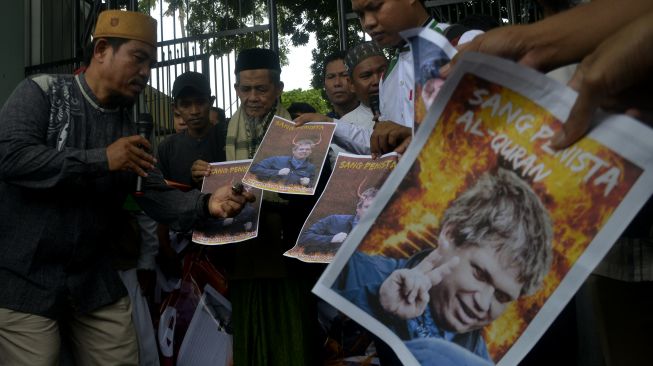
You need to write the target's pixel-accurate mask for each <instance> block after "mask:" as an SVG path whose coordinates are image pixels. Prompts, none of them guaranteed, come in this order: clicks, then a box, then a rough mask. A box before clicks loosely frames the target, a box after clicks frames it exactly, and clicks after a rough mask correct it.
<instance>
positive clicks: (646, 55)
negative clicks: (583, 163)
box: [552, 12, 653, 149]
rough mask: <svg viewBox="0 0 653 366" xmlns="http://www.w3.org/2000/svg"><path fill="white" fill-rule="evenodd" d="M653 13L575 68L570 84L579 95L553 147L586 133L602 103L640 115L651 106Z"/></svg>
mask: <svg viewBox="0 0 653 366" xmlns="http://www.w3.org/2000/svg"><path fill="white" fill-rule="evenodd" d="M651 24H653V12H651V13H649V14H647V15H645V16H641V17H639V18H638V19H637V20H636V21H635V22H633V23H631V24H629V25H628V26H626V27H625V28H623V29H622V30H620V31H619V32H617V33H616V34H614V35H613V36H611V37H609V38H607V39H606V40H605V41H604V42H602V43H601V44H600V45H599V46H598V47H597V48H596V50H595V51H594V52H592V53H591V54H589V55H588V56H586V57H585V58H584V59H583V61H582V62H581V64H580V65H579V66H578V68H577V69H576V73H575V74H574V76H573V77H572V79H571V81H570V82H569V86H570V87H572V88H573V89H576V90H577V91H578V98H577V99H576V102H575V103H574V106H573V107H572V109H571V112H570V113H569V118H568V119H567V122H566V123H565V124H564V125H563V129H562V131H560V132H558V133H557V134H556V136H554V139H553V141H552V142H553V143H552V146H553V147H554V148H557V149H561V148H565V147H567V146H569V145H571V144H573V143H574V142H576V141H578V140H579V139H580V138H581V137H583V135H585V134H586V133H587V130H588V129H589V126H590V121H591V118H592V116H593V115H594V112H595V111H596V109H597V108H598V107H599V106H601V107H604V108H605V109H609V110H613V111H615V112H619V113H628V114H631V115H634V116H635V117H637V118H642V116H643V115H645V114H646V112H649V111H650V110H651V109H653V105H652V104H651V101H653V86H651V81H652V80H653V79H652V78H651V77H646V76H647V75H650V70H651V69H652V68H653V27H651Z"/></svg>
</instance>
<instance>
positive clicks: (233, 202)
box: [209, 186, 256, 219]
mask: <svg viewBox="0 0 653 366" xmlns="http://www.w3.org/2000/svg"><path fill="white" fill-rule="evenodd" d="M255 200H256V197H255V196H254V194H253V193H251V192H247V191H246V190H243V192H242V193H239V194H238V193H234V191H233V189H232V188H231V186H223V187H220V188H218V189H216V190H215V192H213V194H212V195H211V198H210V200H209V212H210V213H211V216H213V217H217V218H222V219H224V218H228V217H234V216H236V215H238V214H239V213H240V211H241V210H242V209H243V207H245V204H247V202H254V201H255Z"/></svg>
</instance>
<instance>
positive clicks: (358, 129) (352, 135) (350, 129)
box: [331, 103, 374, 163]
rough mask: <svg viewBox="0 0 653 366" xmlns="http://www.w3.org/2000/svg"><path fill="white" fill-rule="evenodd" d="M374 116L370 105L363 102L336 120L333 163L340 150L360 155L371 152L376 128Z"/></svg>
mask: <svg viewBox="0 0 653 366" xmlns="http://www.w3.org/2000/svg"><path fill="white" fill-rule="evenodd" d="M373 118H374V114H373V113H372V110H371V109H370V107H368V106H366V105H363V103H361V104H359V105H358V107H356V109H354V110H353V111H351V112H349V113H347V114H345V115H344V116H342V118H341V119H335V120H334V122H336V131H335V132H334V134H333V144H331V146H332V148H333V150H334V153H335V154H334V155H333V159H332V163H335V157H336V156H337V155H338V152H340V151H342V152H349V153H352V154H359V155H368V154H370V137H371V136H372V130H373V128H374V121H373ZM334 145H335V147H334Z"/></svg>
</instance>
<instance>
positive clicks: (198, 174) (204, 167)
mask: <svg viewBox="0 0 653 366" xmlns="http://www.w3.org/2000/svg"><path fill="white" fill-rule="evenodd" d="M210 174H211V164H209V163H207V162H206V161H204V160H195V161H194V162H193V165H192V166H191V167H190V175H191V177H192V179H193V182H195V183H201V182H202V180H204V178H206V177H208V176H209V175H210Z"/></svg>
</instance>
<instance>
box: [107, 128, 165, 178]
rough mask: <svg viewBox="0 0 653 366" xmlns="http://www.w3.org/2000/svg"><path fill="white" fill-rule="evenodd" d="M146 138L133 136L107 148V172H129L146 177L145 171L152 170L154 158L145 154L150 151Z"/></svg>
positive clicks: (117, 141) (123, 138)
mask: <svg viewBox="0 0 653 366" xmlns="http://www.w3.org/2000/svg"><path fill="white" fill-rule="evenodd" d="M151 147H152V146H151V145H150V142H149V141H147V139H146V138H144V137H142V136H139V135H134V136H128V137H122V138H119V139H118V140H116V141H115V142H114V143H112V144H111V145H109V146H108V147H107V151H106V154H107V161H108V163H109V171H112V172H113V171H120V170H122V171H130V172H134V173H136V174H138V175H140V176H141V177H147V172H146V171H147V170H150V169H152V168H154V163H155V162H156V160H155V159H154V156H152V155H151V154H148V153H147V152H146V150H147V151H149V150H150V149H151Z"/></svg>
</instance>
